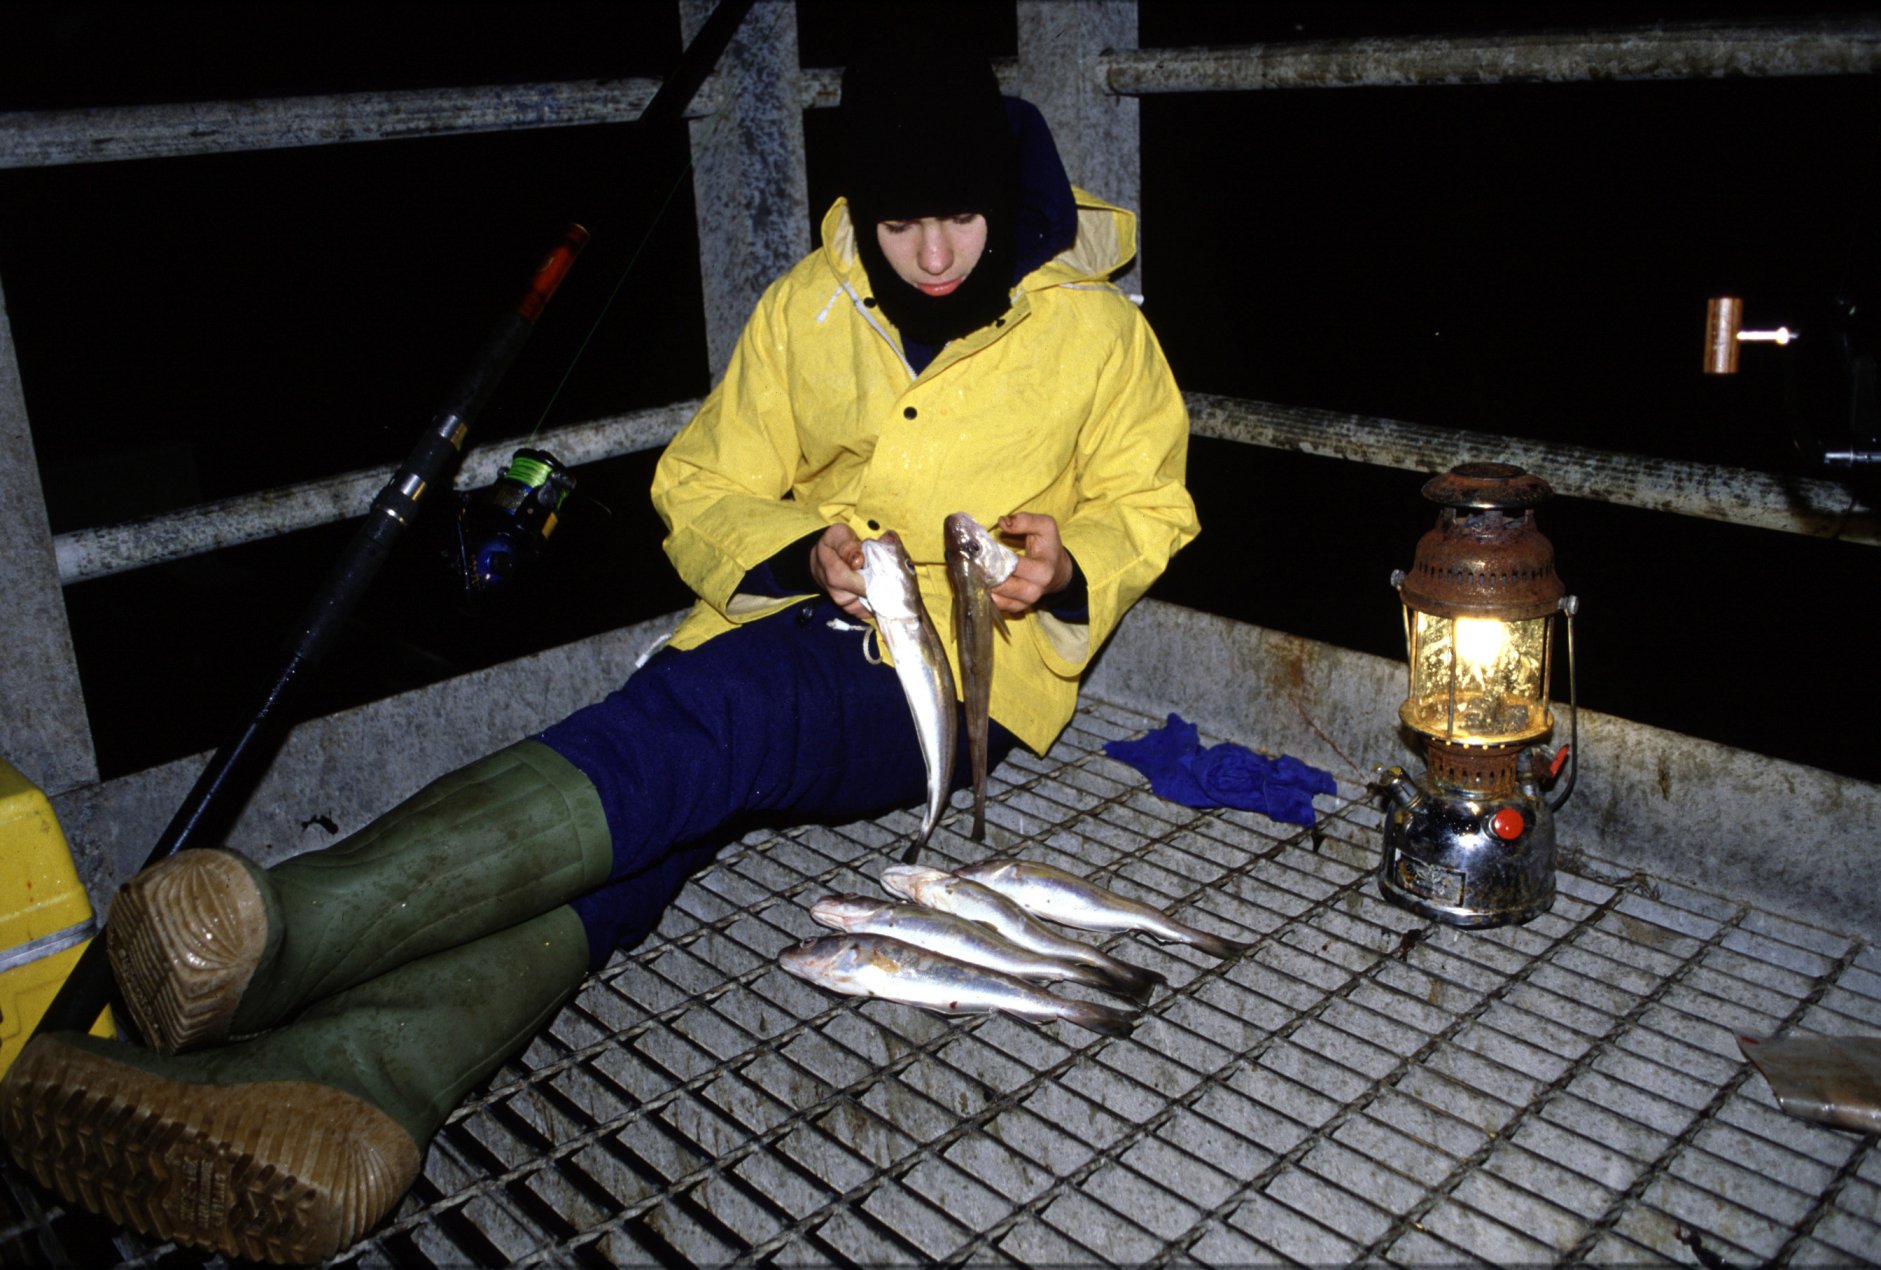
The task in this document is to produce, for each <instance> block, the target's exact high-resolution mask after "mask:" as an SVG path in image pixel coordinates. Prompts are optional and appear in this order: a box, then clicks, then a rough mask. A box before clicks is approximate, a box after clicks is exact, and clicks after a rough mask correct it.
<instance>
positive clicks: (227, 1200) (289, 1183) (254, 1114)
mask: <svg viewBox="0 0 1881 1270" xmlns="http://www.w3.org/2000/svg"><path fill="white" fill-rule="evenodd" d="M0 1125H4V1131H5V1134H6V1139H7V1144H8V1146H9V1147H10V1148H11V1151H12V1154H13V1158H14V1159H15V1160H16V1161H18V1163H19V1164H20V1165H21V1166H22V1167H24V1168H26V1169H27V1170H28V1171H30V1172H31V1173H32V1175H33V1176H34V1177H35V1178H37V1179H38V1180H39V1182H40V1184H41V1185H43V1186H46V1187H49V1188H51V1189H52V1190H54V1191H56V1192H58V1194H59V1195H61V1196H63V1197H64V1198H65V1199H66V1200H67V1201H68V1202H71V1203H76V1204H80V1205H83V1206H84V1207H85V1208H87V1209H90V1210H91V1211H93V1212H96V1213H101V1214H103V1215H105V1216H106V1217H109V1218H110V1219H111V1220H113V1221H115V1222H118V1223H119V1224H121V1225H125V1226H129V1227H131V1228H132V1229H134V1230H137V1231H139V1232H141V1233H142V1234H144V1235H148V1236H152V1237H154V1238H157V1239H162V1240H173V1241H175V1242H177V1243H183V1244H190V1245H194V1246H196V1247H199V1248H207V1249H211V1250H213V1251H215V1252H219V1253H222V1254H223V1255H225V1256H232V1257H246V1258H250V1259H254V1260H264V1261H272V1262H276V1263H280V1264H290V1265H291V1264H304V1263H306V1262H312V1261H324V1260H327V1259H328V1258H330V1257H333V1256H335V1255H337V1254H338V1253H340V1252H341V1251H343V1250H344V1249H345V1248H347V1247H348V1246H350V1245H351V1244H352V1243H353V1242H354V1241H355V1240H357V1239H358V1238H359V1237H360V1236H361V1235H363V1234H365V1232H366V1231H368V1230H370V1229H371V1228H372V1227H373V1226H375V1225H377V1224H378V1222H379V1220H380V1218H381V1217H383V1216H384V1215H385V1214H386V1212H388V1211H389V1210H390V1209H391V1207H392V1205H394V1204H395V1203H397V1202H398V1200H399V1197H400V1196H402V1195H403V1194H404V1193H405V1191H406V1190H407V1189H408V1188H409V1187H410V1185H411V1183H412V1181H413V1180H414V1179H415V1178H416V1177H417V1175H418V1150H417V1147H416V1146H415V1145H414V1144H413V1142H412V1140H411V1137H410V1135H409V1134H407V1133H406V1132H405V1131H404V1130H403V1129H402V1128H400V1127H399V1126H398V1124H397V1122H396V1121H394V1120H393V1119H392V1118H391V1117H390V1116H388V1115H386V1114H385V1113H384V1112H383V1111H380V1110H379V1109H378V1108H377V1107H374V1106H372V1105H371V1104H370V1103H367V1102H364V1101H363V1100H361V1099H359V1098H356V1097H354V1096H352V1095H350V1094H347V1093H344V1092H342V1091H340V1090H337V1089H333V1088H330V1087H328V1086H325V1085H317V1084H313V1083H310V1082H306V1081H260V1082H256V1083H255V1084H252V1085H235V1086H213V1085H189V1084H182V1083H179V1082H177V1081H173V1080H170V1079H168V1078H166V1077H162V1076H157V1075H153V1074H151V1073H148V1072H144V1071H141V1070H139V1069H138V1068H135V1067H131V1066H128V1065H126V1064H123V1063H118V1062H115V1061H112V1060H110V1059H107V1058H104V1057H101V1056H99V1055H97V1054H93V1053H91V1052H89V1051H87V1050H81V1049H78V1048H76V1047H75V1046H70V1045H66V1044H64V1043H62V1042H61V1040H60V1038H59V1036H58V1035H57V1034H50V1035H47V1036H41V1037H37V1038H35V1039H34V1040H33V1041H32V1043H31V1044H29V1045H28V1046H27V1047H26V1048H25V1049H24V1050H23V1051H21V1053H20V1056H19V1058H18V1059H16V1060H15V1062H14V1064H13V1068H12V1070H11V1071H9V1072H8V1073H7V1077H6V1081H5V1084H4V1085H3V1086H0Z"/></svg>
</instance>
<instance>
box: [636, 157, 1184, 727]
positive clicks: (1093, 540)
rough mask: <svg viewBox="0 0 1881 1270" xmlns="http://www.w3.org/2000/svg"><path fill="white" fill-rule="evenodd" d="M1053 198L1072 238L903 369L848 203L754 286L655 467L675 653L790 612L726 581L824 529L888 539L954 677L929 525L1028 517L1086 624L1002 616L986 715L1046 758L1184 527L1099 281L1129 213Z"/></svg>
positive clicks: (1153, 408)
mask: <svg viewBox="0 0 1881 1270" xmlns="http://www.w3.org/2000/svg"><path fill="white" fill-rule="evenodd" d="M1073 194H1074V196H1075V198H1076V201H1077V207H1078V233H1077V238H1076V241H1075V242H1074V243H1073V245H1072V246H1071V247H1070V248H1068V249H1067V250H1066V251H1064V252H1062V253H1060V254H1059V255H1058V256H1057V257H1056V258H1055V259H1053V260H1050V261H1047V262H1046V263H1045V264H1043V265H1041V266H1040V267H1038V268H1037V269H1035V270H1033V271H1032V272H1031V273H1030V274H1028V275H1027V276H1026V277H1025V279H1024V280H1023V281H1022V282H1021V283H1020V284H1019V285H1018V286H1017V287H1015V288H1014V289H1013V300H1012V306H1011V308H1009V309H1008V310H1007V311H1006V315H1005V316H1004V317H1003V318H1000V319H999V320H998V321H996V322H995V323H993V324H992V325H990V326H986V327H983V328H982V329H980V330H978V331H975V332H974V333H973V334H971V335H968V336H965V337H963V338H961V339H958V340H955V341H953V342H952V343H949V344H948V345H946V346H945V347H944V348H942V349H941V351H940V353H939V354H938V355H937V356H936V357H935V358H934V360H933V362H932V363H931V364H930V365H929V366H928V367H927V369H926V370H924V371H923V372H922V373H921V374H920V375H919V376H916V375H915V374H914V373H913V371H912V370H911V368H910V367H909V365H908V362H907V361H906V359H905V358H904V357H903V356H902V352H901V338H900V336H899V334H898V333H897V332H896V331H895V329H894V328H893V327H892V326H891V325H890V324H889V323H888V321H887V319H886V318H885V317H884V316H883V315H882V312H881V310H880V309H879V308H877V307H875V305H874V303H873V301H872V298H871V296H870V286H869V281H868V275H867V273H866V272H865V271H864V269H863V267H862V264H861V261H860V260H858V259H857V257H856V251H855V228H854V226H852V225H851V223H850V220H849V213H848V209H847V208H846V206H845V205H844V204H843V202H842V201H841V200H838V202H837V203H836V205H835V206H834V207H833V208H831V209H830V212H829V214H828V215H827V216H826V217H825V218H824V220H823V244H824V245H823V246H822V247H821V248H820V249H819V250H817V251H816V252H814V253H812V254H811V255H810V256H808V257H806V258H805V259H804V260H803V261H802V262H801V263H799V264H798V265H797V266H796V267H795V268H794V269H792V270H791V271H790V272H789V273H787V274H785V275H784V276H783V277H782V278H780V279H778V281H776V282H774V283H773V284H771V286H770V287H769V289H767V290H766V291H765V293H764V296H763V298H762V299H761V300H759V302H758V306H757V309H756V311H755V312H754V313H753V314H752V316H751V320H750V321H749V322H748V323H747V324H746V325H745V329H744V333H743V335H741V336H740V338H739V340H738V345H737V348H736V349H735V350H734V351H733V353H732V357H731V362H730V364H729V365H728V366H727V367H726V370H725V377H724V379H723V380H722V381H720V383H719V384H718V386H717V387H715V388H714V389H713V390H712V392H711V394H710V395H709V396H708V397H707V398H706V400H705V403H704V405H703V406H701V407H700V409H699V413H698V414H697V415H696V416H694V417H693V419H692V421H691V422H690V423H688V424H687V425H686V426H685V427H684V428H682V429H681V430H680V432H679V435H678V436H676V437H675V438H674V439H673V442H672V444H671V445H670V446H668V447H667V449H666V452H665V454H664V455H662V456H661V458H660V462H659V466H658V468H657V469H656V471H655V473H654V479H653V502H654V506H655V507H656V508H657V509H658V511H659V513H660V515H661V516H662V517H663V518H664V519H665V521H666V524H667V526H668V528H669V529H670V531H671V532H670V533H669V534H668V535H667V538H666V543H665V547H666V554H667V555H668V556H669V557H670V558H671V559H672V562H673V565H674V567H675V568H677V569H678V571H679V575H680V577H681V578H683V579H684V580H685V582H686V584H687V585H688V586H690V587H691V588H692V589H693V591H695V592H696V593H697V594H698V595H699V597H700V598H699V602H698V603H697V604H696V605H695V606H694V608H693V610H692V612H691V614H689V615H688V616H687V618H686V620H685V622H684V623H683V624H682V625H681V626H680V628H679V629H678V631H676V632H675V633H674V635H673V638H672V644H673V646H674V647H675V648H682V649H683V648H692V647H696V646H697V645H699V644H702V643H704V642H705V641H706V640H708V639H711V638H712V637H713V636H715V635H720V634H723V633H724V632H725V631H728V630H730V629H731V628H732V627H733V626H734V625H737V624H738V623H741V622H747V621H751V620H754V619H756V618H760V617H764V616H766V615H768V614H771V613H775V612H777V611H778V610H779V609H782V608H784V607H786V606H788V605H790V604H792V603H798V602H800V601H801V599H802V598H803V597H796V598H786V599H778V598H776V597H772V596H757V595H750V594H744V593H740V592H738V590H737V588H738V585H739V583H740V582H741V581H742V580H743V579H744V577H745V575H746V573H747V572H749V571H750V570H751V569H753V568H754V567H756V566H757V565H759V564H761V563H763V562H764V561H766V560H768V559H769V558H770V557H771V556H772V555H774V554H775V553H777V552H778V551H781V550H782V549H783V548H785V547H786V546H789V545H790V544H791V543H793V542H795V541H797V540H798V539H800V538H802V537H804V536H805V535H807V534H811V533H815V532H818V531H820V530H821V529H823V528H824V527H826V526H828V525H831V524H835V523H837V522H841V523H843V524H847V525H848V526H849V527H850V528H851V529H853V530H854V531H855V533H856V535H857V536H858V537H860V538H873V537H879V536H880V535H881V534H882V533H883V532H884V531H886V530H890V529H893V530H895V531H896V532H897V533H898V534H899V535H900V536H901V541H902V545H903V546H904V547H906V549H907V551H908V555H909V557H910V558H911V559H912V560H913V561H914V565H915V569H916V571H917V573H918V574H919V577H920V585H921V594H922V598H923V599H924V600H925V601H926V604H927V610H928V614H929V616H930V617H932V618H933V619H934V625H935V628H936V629H937V630H938V631H939V632H940V635H941V641H942V643H944V644H945V645H946V646H947V654H948V658H949V660H950V661H952V662H953V666H954V671H955V674H954V679H955V682H956V683H958V682H959V679H960V676H959V658H958V655H957V652H956V649H955V641H954V632H953V621H952V604H953V600H952V592H951V588H950V586H949V584H948V581H947V571H946V564H945V562H944V559H943V553H942V545H941V524H942V522H943V521H944V520H945V519H946V517H947V516H948V515H949V514H950V513H952V512H957V511H965V512H970V513H972V515H973V516H974V517H975V518H977V519H978V520H979V521H980V523H981V524H983V525H986V526H987V527H988V528H993V527H994V522H995V521H996V520H998V518H999V517H1000V516H1003V515H1006V514H1008V513H1011V512H1019V511H1024V512H1038V513H1043V514H1045V515H1049V516H1051V517H1053V518H1054V519H1056V520H1057V522H1058V526H1059V532H1060V536H1061V537H1062V539H1063V542H1064V545H1065V548H1066V549H1067V550H1069V551H1070V552H1071V555H1072V557H1073V558H1074V559H1075V560H1076V561H1077V563H1078V567H1079V569H1080V570H1082V571H1083V574H1084V577H1085V580H1086V583H1087V585H1088V587H1089V590H1090V620H1089V622H1088V623H1082V622H1066V621H1062V620H1060V619H1058V618H1056V617H1054V616H1052V615H1051V614H1049V613H1045V612H1041V611H1034V612H1031V613H1028V614H1026V615H1025V616H1024V617H1023V618H1020V619H1018V620H1016V621H1014V620H1008V621H1007V623H1006V631H1007V634H1008V635H1010V637H1011V638H1010V639H1002V638H997V637H996V638H995V640H994V643H995V645H996V649H997V651H996V653H995V661H994V671H993V701H992V714H993V717H994V718H996V719H998V720H999V721H1000V723H1002V724H1004V725H1005V726H1006V727H1007V728H1008V729H1010V730H1011V731H1012V732H1013V734H1014V735H1016V736H1017V737H1018V738H1019V739H1020V740H1022V741H1024V742H1025V743H1026V744H1027V745H1029V746H1031V747H1032V748H1033V749H1034V750H1038V751H1041V752H1042V751H1044V750H1045V749H1046V748H1047V747H1049V746H1050V745H1051V743H1052V740H1053V738H1055V737H1056V736H1057V735H1058V733H1059V731H1060V730H1061V729H1062V728H1063V727H1064V725H1065V724H1066V722H1067V721H1069V720H1070V718H1071V714H1072V711H1073V710H1075V709H1076V706H1077V693H1078V677H1079V675H1080V674H1081V673H1082V672H1083V670H1084V668H1085V667H1086V665H1087V664H1089V662H1090V659H1091V656H1092V654H1094V653H1095V652H1096V651H1097V649H1098V648H1100V647H1102V645H1103V642H1104V640H1105V639H1106V638H1108V636H1109V635H1110V633H1111V631H1112V630H1113V629H1114V628H1115V627H1116V624H1117V622H1118V620H1119V619H1120V618H1122V616H1123V614H1124V612H1125V611H1126V610H1128V609H1129V607H1130V605H1132V604H1133V603H1135V602H1136V600H1137V599H1138V598H1139V597H1140V596H1141V595H1142V594H1143V592H1144V591H1145V590H1146V589H1147V588H1148V586H1149V584H1150V583H1151V582H1152V581H1154V580H1155V578H1156V577H1157V575H1159V574H1160V573H1161V572H1162V571H1163V569H1164V567H1165V566H1166V565H1167V564H1168V562H1169V558H1170V556H1172V555H1173V554H1174V553H1175V552H1176V551H1177V550H1178V549H1179V548H1180V547H1181V546H1182V545H1183V544H1184V543H1187V542H1188V541H1189V540H1190V539H1191V538H1193V537H1194V536H1195V534H1196V533H1197V531H1198V530H1199V528H1200V526H1199V525H1198V523H1197V521H1196V518H1195V505H1194V503H1193V502H1192V501H1191V500H1190V498H1189V495H1188V491H1187V490H1186V489H1185V488H1184V487H1183V474H1184V466H1185V463H1186V460H1187V453H1188V439H1189V420H1188V412H1187V410H1186V409H1185V408H1184V406H1183V404H1182V397H1181V394H1180V393H1179V392H1178V390H1177V388H1176V384H1175V380H1174V378H1173V377H1172V376H1171V375H1170V372H1169V367H1168V364H1167V363H1166V362H1165V361H1164V360H1163V354H1162V349H1161V348H1160V346H1158V344H1157V342H1156V337H1155V336H1154V335H1153V334H1152V333H1151V331H1150V328H1149V324H1148V323H1147V322H1146V321H1145V320H1144V319H1143V316H1142V314H1141V313H1139V312H1138V311H1137V308H1136V306H1135V305H1134V304H1132V303H1131V302H1130V300H1129V299H1128V298H1127V297H1125V296H1124V295H1123V294H1122V293H1120V292H1119V291H1118V290H1117V289H1116V288H1115V287H1114V286H1112V285H1111V284H1110V283H1109V281H1108V278H1109V276H1110V275H1111V274H1112V273H1114V272H1115V271H1116V270H1117V269H1119V268H1121V267H1122V266H1123V265H1124V264H1125V263H1126V262H1128V261H1129V260H1130V258H1131V257H1132V256H1133V255H1135V253H1136V218H1135V216H1134V215H1132V214H1131V213H1129V212H1126V211H1124V210H1122V209H1121V208H1117V207H1113V206H1111V205H1110V204H1108V203H1105V202H1104V201H1102V200H1101V199H1097V198H1093V197H1092V196H1090V195H1089V194H1086V193H1084V192H1083V191H1082V190H1075V189H1074V190H1073Z"/></svg>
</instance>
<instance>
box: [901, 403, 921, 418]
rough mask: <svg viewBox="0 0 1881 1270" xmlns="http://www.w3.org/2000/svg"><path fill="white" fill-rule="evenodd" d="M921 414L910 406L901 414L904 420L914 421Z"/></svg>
mask: <svg viewBox="0 0 1881 1270" xmlns="http://www.w3.org/2000/svg"><path fill="white" fill-rule="evenodd" d="M920 413H921V412H920V411H919V410H916V409H915V408H914V407H913V406H909V407H908V408H907V409H906V410H904V411H902V412H901V417H902V418H904V419H912V418H914V417H915V416H916V415H918V414H920Z"/></svg>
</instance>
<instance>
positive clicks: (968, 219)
mask: <svg viewBox="0 0 1881 1270" xmlns="http://www.w3.org/2000/svg"><path fill="white" fill-rule="evenodd" d="M978 219H980V214H979V213H978V212H961V213H959V214H958V215H956V216H955V217H954V224H956V225H971V224H972V223H973V222H974V221H976V220H978Z"/></svg>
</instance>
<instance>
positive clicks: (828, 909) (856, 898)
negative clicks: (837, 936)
mask: <svg viewBox="0 0 1881 1270" xmlns="http://www.w3.org/2000/svg"><path fill="white" fill-rule="evenodd" d="M890 907H892V906H891V905H890V903H889V902H888V901H887V900H878V899H876V898H875V897H874V896H871V895H854V894H851V895H825V896H824V897H823V898H822V899H820V900H818V901H816V902H815V903H814V904H812V905H810V916H811V917H812V918H813V919H814V920H815V921H816V922H817V924H818V925H822V926H828V927H830V928H831V929H832V930H854V929H855V928H856V927H857V926H859V925H861V924H862V923H863V922H866V921H868V920H869V919H870V918H871V917H875V916H877V915H878V914H880V913H881V912H882V910H884V909H886V908H890Z"/></svg>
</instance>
